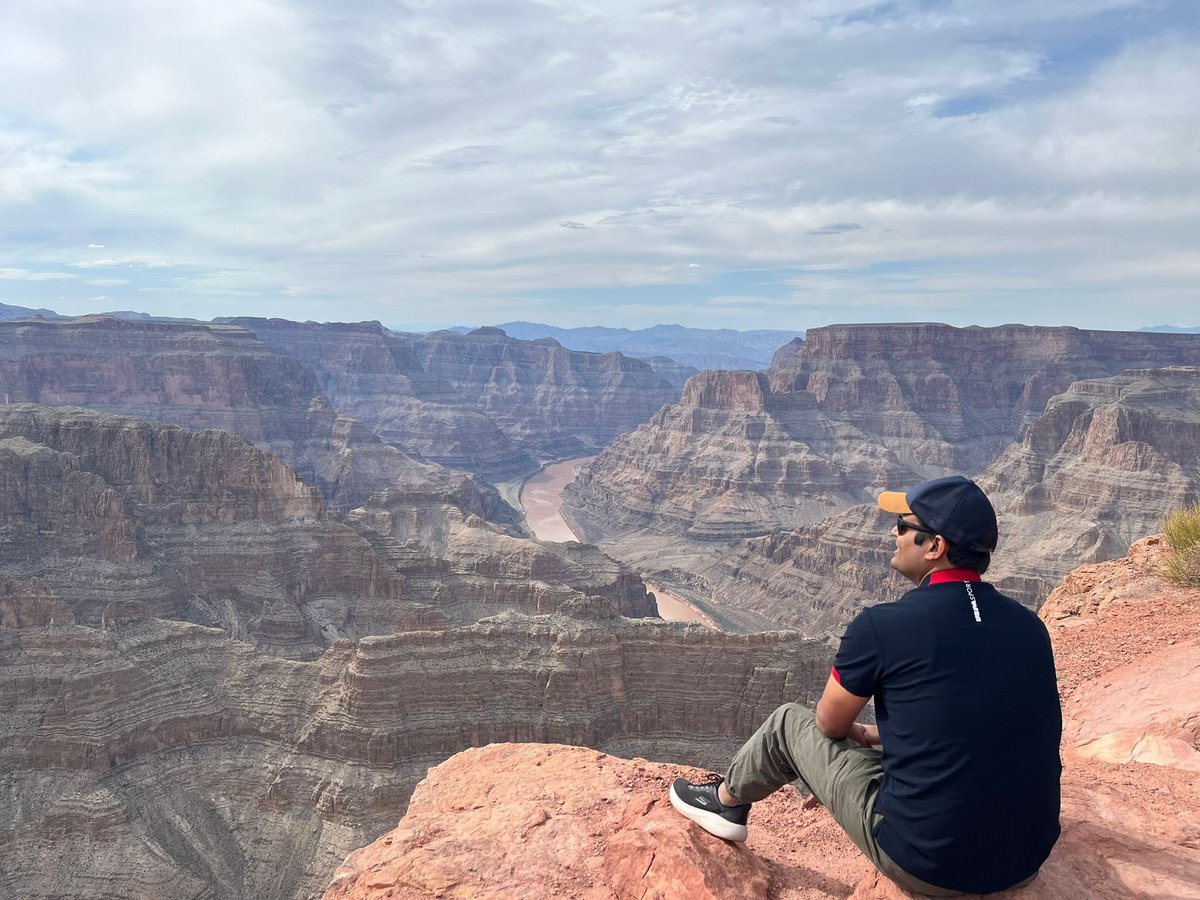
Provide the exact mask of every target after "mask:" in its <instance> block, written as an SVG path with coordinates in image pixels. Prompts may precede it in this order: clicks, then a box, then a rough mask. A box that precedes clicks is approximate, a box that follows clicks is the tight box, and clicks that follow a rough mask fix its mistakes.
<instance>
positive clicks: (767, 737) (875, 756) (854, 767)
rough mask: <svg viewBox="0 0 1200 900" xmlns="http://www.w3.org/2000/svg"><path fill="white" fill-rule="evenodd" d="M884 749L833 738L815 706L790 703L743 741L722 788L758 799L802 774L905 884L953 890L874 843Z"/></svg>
mask: <svg viewBox="0 0 1200 900" xmlns="http://www.w3.org/2000/svg"><path fill="white" fill-rule="evenodd" d="M881 756H882V754H880V752H879V751H878V750H873V749H868V748H866V747H862V746H860V745H859V744H856V743H855V742H854V741H851V740H849V739H844V740H840V741H834V740H830V739H829V738H827V737H825V735H824V734H822V733H821V732H820V730H819V729H818V728H817V722H816V716H815V715H814V713H813V711H812V710H811V709H808V708H807V707H805V706H800V705H799V704H796V703H789V704H786V705H784V706H781V707H779V708H778V709H777V710H775V712H773V713H772V714H771V715H770V716H769V717H768V718H767V720H766V721H765V722H763V724H762V726H761V727H760V728H759V729H758V731H756V732H755V733H754V735H753V736H751V738H750V740H748V741H746V743H745V744H743V745H742V749H741V750H739V751H738V753H737V755H736V756H735V757H734V758H733V762H732V763H731V764H730V766H729V771H728V772H727V773H726V774H725V781H724V783H723V784H722V787H723V788H724V789H725V790H726V791H728V793H729V795H731V799H735V800H737V801H738V802H739V803H754V802H757V801H759V800H762V799H763V798H764V797H767V796H769V795H771V794H773V793H774V792H775V791H777V790H779V789H780V788H781V787H783V786H784V785H785V784H790V783H791V782H793V781H795V780H797V779H801V780H802V781H804V783H805V784H806V785H808V789H809V790H810V791H812V793H813V796H814V797H816V798H817V799H818V800H820V801H821V803H823V804H824V805H825V807H826V808H827V809H828V810H829V812H830V814H831V815H832V816H833V818H834V820H835V821H836V822H837V823H838V824H839V825H840V826H841V827H842V830H844V831H845V832H846V834H847V835H849V837H850V840H852V841H854V843H855V845H856V846H857V847H858V849H859V850H861V851H862V852H863V855H865V856H866V857H867V859H869V860H870V861H871V862H872V863H873V864H874V865H875V867H876V868H877V869H879V871H881V872H882V873H883V874H884V875H886V876H887V877H888V878H890V879H892V880H893V881H895V882H896V883H897V884H899V885H900V886H901V887H904V888H907V889H908V890H910V891H915V892H916V893H921V894H926V895H928V896H933V897H945V896H955V892H954V891H948V890H946V889H945V888H940V887H937V886H936V885H932V884H929V883H928V882H925V881H922V880H920V879H919V878H914V877H913V876H912V875H909V874H908V873H907V872H905V871H904V870H903V869H901V868H900V867H899V866H898V865H896V863H895V862H894V861H893V860H892V859H891V858H890V857H889V856H888V855H887V854H886V853H884V852H883V850H882V849H881V848H880V846H879V845H878V844H877V843H876V842H875V827H876V826H877V825H878V824H879V822H880V820H881V819H882V818H883V817H882V816H881V815H879V814H878V813H876V812H875V797H876V795H877V794H878V793H879V786H880V783H881V782H882V781H883V767H882V766H881V765H880V759H881Z"/></svg>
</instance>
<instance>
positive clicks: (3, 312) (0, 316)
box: [0, 303, 63, 320]
mask: <svg viewBox="0 0 1200 900" xmlns="http://www.w3.org/2000/svg"><path fill="white" fill-rule="evenodd" d="M34 316H41V317H42V318H43V319H61V318H63V316H60V315H59V314H58V313H56V312H55V311H54V310H52V309H30V308H29V307H28V306H9V305H8V304H7V303H0V320H9V319H32V318H33V317H34Z"/></svg>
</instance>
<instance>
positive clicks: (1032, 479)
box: [979, 367, 1200, 598]
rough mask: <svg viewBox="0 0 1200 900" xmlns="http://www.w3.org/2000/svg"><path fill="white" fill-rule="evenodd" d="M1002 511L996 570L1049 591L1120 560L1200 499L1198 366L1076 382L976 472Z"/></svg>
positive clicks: (1031, 593)
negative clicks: (1074, 575) (1074, 572)
mask: <svg viewBox="0 0 1200 900" xmlns="http://www.w3.org/2000/svg"><path fill="white" fill-rule="evenodd" d="M979 483H980V484H981V485H982V486H983V488H984V489H985V490H987V491H988V493H989V495H990V496H991V497H992V499H993V502H994V503H995V504H996V507H997V509H999V510H1000V514H1001V515H1000V527H1001V534H1002V535H1003V544H1002V548H1003V549H1004V552H1003V553H1001V554H998V555H997V559H996V567H995V571H994V573H992V574H993V577H994V578H996V579H997V580H998V581H999V582H1000V583H1002V584H1004V585H1005V586H1006V587H1007V588H1008V589H1009V590H1011V591H1013V592H1014V593H1017V594H1020V595H1021V596H1024V597H1027V598H1034V597H1044V596H1045V595H1046V594H1047V593H1048V592H1049V590H1050V588H1051V587H1053V586H1054V585H1055V584H1057V583H1058V581H1059V580H1061V578H1062V577H1063V576H1064V575H1066V573H1067V572H1069V571H1071V569H1073V568H1075V567H1076V566H1077V565H1079V564H1081V563H1091V562H1099V561H1101V560H1105V559H1112V558H1115V557H1117V556H1120V555H1122V554H1123V553H1124V552H1125V550H1126V548H1127V547H1128V546H1129V544H1130V543H1131V542H1132V541H1133V540H1135V539H1136V538H1137V537H1138V535H1141V534H1145V533H1146V532H1148V531H1153V530H1155V529H1157V528H1158V527H1159V525H1160V523H1161V522H1162V518H1163V516H1164V515H1165V514H1166V513H1167V512H1169V511H1170V510H1172V509H1179V508H1181V507H1183V506H1186V505H1188V504H1189V503H1194V502H1197V501H1200V368H1197V367H1176V368H1168V369H1136V370H1130V371H1128V372H1125V373H1124V374H1122V375H1118V376H1115V377H1112V378H1101V379H1090V380H1086V381H1079V382H1076V383H1075V384H1072V385H1071V386H1070V388H1068V389H1067V390H1066V391H1065V392H1063V393H1062V394H1059V395H1057V396H1055V397H1052V398H1051V399H1050V402H1049V403H1048V404H1047V406H1046V410H1045V412H1044V413H1043V414H1042V415H1041V416H1039V417H1038V419H1037V420H1036V421H1035V422H1034V423H1033V424H1032V425H1031V426H1030V427H1029V430H1028V431H1027V432H1026V433H1025V436H1024V437H1023V438H1022V440H1021V441H1020V442H1019V443H1016V444H1013V445H1012V446H1011V447H1009V448H1008V450H1006V451H1005V452H1004V453H1003V454H1002V455H1001V456H1000V457H999V458H998V459H997V460H996V461H995V462H993V463H992V464H991V465H990V466H988V468H987V469H986V470H985V471H984V472H983V474H982V475H981V476H980V477H979Z"/></svg>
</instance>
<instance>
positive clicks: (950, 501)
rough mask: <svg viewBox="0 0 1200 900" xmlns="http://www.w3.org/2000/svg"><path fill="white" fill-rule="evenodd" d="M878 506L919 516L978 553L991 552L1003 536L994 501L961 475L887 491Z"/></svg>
mask: <svg viewBox="0 0 1200 900" xmlns="http://www.w3.org/2000/svg"><path fill="white" fill-rule="evenodd" d="M879 508H880V509H882V510H883V511H884V512H890V513H896V514H898V515H913V516H916V517H917V518H919V519H920V520H921V521H922V522H924V523H925V524H926V525H928V526H929V527H930V528H932V529H933V530H934V531H935V532H937V533H938V534H940V535H942V536H943V537H944V538H945V539H946V540H948V541H949V542H950V543H952V544H957V545H958V546H960V547H966V548H967V549H969V550H974V551H976V552H977V553H991V552H992V551H993V550H995V549H996V542H997V540H998V539H999V536H1000V530H999V528H998V527H997V525H996V510H995V509H993V508H992V501H990V500H988V498H987V494H985V493H984V492H983V491H982V489H980V487H979V485H977V484H976V483H975V482H973V481H971V480H970V479H967V478H963V476H961V475H948V476H946V477H945V478H935V479H933V480H932V481H926V482H925V483H924V484H919V485H917V486H916V487H915V488H913V489H912V490H910V491H908V492H906V493H902V492H900V491H884V492H883V493H882V494H880V495H879Z"/></svg>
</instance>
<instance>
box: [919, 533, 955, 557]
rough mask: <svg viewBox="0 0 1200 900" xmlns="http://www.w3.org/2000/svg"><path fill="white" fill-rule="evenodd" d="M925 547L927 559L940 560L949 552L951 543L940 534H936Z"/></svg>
mask: <svg viewBox="0 0 1200 900" xmlns="http://www.w3.org/2000/svg"><path fill="white" fill-rule="evenodd" d="M925 548H926V549H925V559H927V560H928V561H929V562H938V561H939V560H940V559H942V558H943V557H944V556H945V555H946V554H947V553H948V552H949V550H950V545H949V544H948V543H946V539H945V538H944V537H942V536H941V535H940V534H935V535H934V536H933V537H932V538H931V539H930V541H929V543H928V544H926V545H925Z"/></svg>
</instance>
